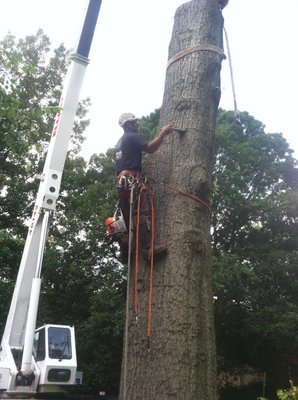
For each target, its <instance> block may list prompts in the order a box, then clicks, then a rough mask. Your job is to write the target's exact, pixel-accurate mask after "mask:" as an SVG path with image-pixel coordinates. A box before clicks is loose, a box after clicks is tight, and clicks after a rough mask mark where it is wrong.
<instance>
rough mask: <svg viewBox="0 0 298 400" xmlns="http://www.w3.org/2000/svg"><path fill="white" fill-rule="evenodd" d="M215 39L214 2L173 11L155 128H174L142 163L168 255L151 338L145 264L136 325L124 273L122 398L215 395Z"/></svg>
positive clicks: (218, 45) (157, 287)
mask: <svg viewBox="0 0 298 400" xmlns="http://www.w3.org/2000/svg"><path fill="white" fill-rule="evenodd" d="M222 37H223V17H222V10H221V6H220V4H219V2H218V1H217V0H192V1H190V2H188V3H186V4H183V5H182V6H180V7H179V8H178V9H177V11H176V14H175V20H174V27H173V33H172V39H171V42H170V46H169V55H168V65H167V69H166V80H165V90H164V97H163V104H162V108H161V117H160V127H161V126H164V125H165V124H167V123H170V122H172V123H174V125H175V126H176V127H177V128H178V129H180V132H179V131H178V132H176V133H174V134H172V135H169V136H167V138H166V139H165V140H164V143H163V144H162V146H161V147H160V149H159V150H158V151H157V152H156V153H155V154H154V155H150V156H149V157H147V158H146V160H145V173H146V175H147V176H148V177H150V178H153V180H154V181H153V182H154V183H153V186H154V191H155V194H154V199H155V236H156V242H158V243H161V242H162V243H163V244H164V243H166V244H168V245H169V250H168V254H167V256H166V257H165V258H162V259H160V260H158V259H156V261H155V264H154V271H153V276H152V282H153V287H152V304H151V306H152V307H151V321H150V324H151V330H150V335H148V330H147V327H148V317H147V316H148V306H149V304H148V302H149V296H150V283H149V282H150V268H149V266H148V265H147V264H146V263H145V262H142V263H141V265H140V268H139V275H138V282H137V293H138V304H139V312H138V323H137V324H136V323H135V321H134V316H133V299H134V288H133V286H134V276H133V274H134V271H133V268H132V271H131V279H130V281H131V287H130V288H129V298H128V301H129V310H130V312H129V313H128V315H127V318H128V329H127V338H126V340H127V342H126V344H127V360H126V368H125V374H122V382H121V390H120V400H123V399H124V400H126V399H129V400H156V399H158V400H168V399H171V400H178V399H179V400H181V399H183V400H198V399H199V400H215V399H217V393H216V392H217V390H216V387H217V375H216V351H215V334H214V322H213V297H212V274H211V245H210V207H209V205H210V201H211V200H210V199H211V174H212V157H213V144H214V137H215V125H216V115H217V108H218V103H219V99H220V69H221V62H222V60H223V58H224V54H223V50H222V47H223V43H222V42H223V40H222ZM170 187H171V188H170ZM124 388H125V393H124Z"/></svg>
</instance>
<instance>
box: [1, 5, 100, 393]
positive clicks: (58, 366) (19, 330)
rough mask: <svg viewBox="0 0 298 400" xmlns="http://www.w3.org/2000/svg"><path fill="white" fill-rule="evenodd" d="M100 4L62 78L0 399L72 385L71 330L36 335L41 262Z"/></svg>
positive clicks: (7, 337) (8, 334)
mask: <svg viewBox="0 0 298 400" xmlns="http://www.w3.org/2000/svg"><path fill="white" fill-rule="evenodd" d="M100 6H101V0H90V1H89V5H88V9H87V13H86V17H85V21H84V25H83V29H82V32H81V36H80V39H79V43H78V46H77V49H76V51H75V53H74V54H73V55H72V59H71V64H70V67H69V70H68V72H67V75H66V80H65V83H64V87H63V91H62V96H61V99H60V107H61V112H60V113H59V114H58V115H57V116H56V120H55V123H54V128H53V131H52V135H51V140H50V143H49V149H48V153H47V157H46V161H45V165H44V169H43V173H42V175H41V177H40V179H41V181H40V185H39V189H38V193H37V197H36V201H35V205H34V209H33V214H32V219H31V222H30V226H29V229H28V235H27V239H26V243H25V247H24V251H23V256H22V259H21V264H20V268H19V272H18V276H17V280H16V284H15V288H14V292H13V296H12V300H11V305H10V309H9V313H8V317H7V321H6V325H5V330H4V333H3V337H2V341H1V346H0V398H1V397H5V398H7V397H15V398H22V396H23V397H32V395H34V394H35V393H37V392H46V391H48V392H51V391H54V390H52V388H53V385H56V386H57V385H68V384H70V385H71V384H74V383H75V374H76V366H77V360H76V347H75V334H74V328H73V327H70V326H64V325H44V326H42V327H41V328H39V329H37V330H35V327H36V320H37V312H38V302H39V296H40V287H41V269H42V259H43V253H44V248H45V243H46V237H47V232H48V229H49V223H50V220H51V218H52V216H53V212H54V211H55V208H56V201H57V198H58V196H59V190H60V183H61V178H62V173H63V168H64V163H65V159H66V155H67V150H68V145H69V142H70V135H71V132H72V127H73V123H74V119H75V115H76V111H77V107H78V103H79V95H80V90H81V86H82V82H83V79H84V75H85V70H86V67H87V65H88V63H89V60H88V55H89V50H90V47H91V42H92V39H93V34H94V30H95V26H96V22H97V17H98V14H99V10H100Z"/></svg>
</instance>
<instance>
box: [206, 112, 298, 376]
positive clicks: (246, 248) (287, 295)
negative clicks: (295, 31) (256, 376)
mask: <svg viewBox="0 0 298 400" xmlns="http://www.w3.org/2000/svg"><path fill="white" fill-rule="evenodd" d="M241 121H242V125H239V124H237V123H236V122H235V121H234V118H233V115H232V113H231V112H225V111H220V112H219V114H218V124H217V131H216V152H215V160H214V171H213V254H214V262H213V264H214V293H215V296H216V301H215V319H216V333H217V343H218V351H219V360H220V367H222V368H226V367H227V366H228V365H229V364H232V365H235V364H236V365H237V364H242V363H244V364H250V365H253V366H255V367H259V368H263V369H265V370H267V371H269V372H271V375H272V374H278V373H279V372H281V373H283V374H286V373H287V366H288V365H292V366H293V365H296V361H295V356H294V354H295V353H296V352H297V351H298V343H297V336H296V332H297V329H298V318H297V312H298V306H297V304H298V303H297V284H298V280H297V278H298V277H297V268H296V266H297V261H298V224H297V222H298V221H297V215H298V213H297V211H298V210H297V182H298V179H297V177H298V174H297V168H296V165H297V161H296V160H295V159H294V158H293V157H292V151H291V150H290V149H289V146H288V144H287V143H286V141H285V139H284V138H283V137H282V135H281V134H265V132H264V127H263V125H262V124H261V123H260V122H259V121H256V120H255V119H254V118H253V117H251V116H249V115H248V114H247V113H242V114H241ZM278 369H279V370H280V371H279V372H278Z"/></svg>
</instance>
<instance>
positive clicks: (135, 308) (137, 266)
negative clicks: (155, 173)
mask: <svg viewBox="0 0 298 400" xmlns="http://www.w3.org/2000/svg"><path fill="white" fill-rule="evenodd" d="M145 189H146V187H145V186H144V185H143V186H142V187H141V190H140V191H139V194H138V211H137V221H136V262H135V282H134V310H135V317H136V321H138V312H139V303H138V275H139V235H140V213H141V196H142V192H143V191H144V190H145Z"/></svg>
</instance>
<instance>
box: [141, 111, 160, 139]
mask: <svg viewBox="0 0 298 400" xmlns="http://www.w3.org/2000/svg"><path fill="white" fill-rule="evenodd" d="M159 116H160V109H156V110H155V111H154V112H152V113H150V114H149V115H148V116H146V117H142V118H141V119H140V134H141V136H143V137H144V138H145V139H146V140H148V141H150V140H152V139H153V138H154V137H155V136H156V133H157V127H158V123H159Z"/></svg>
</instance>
